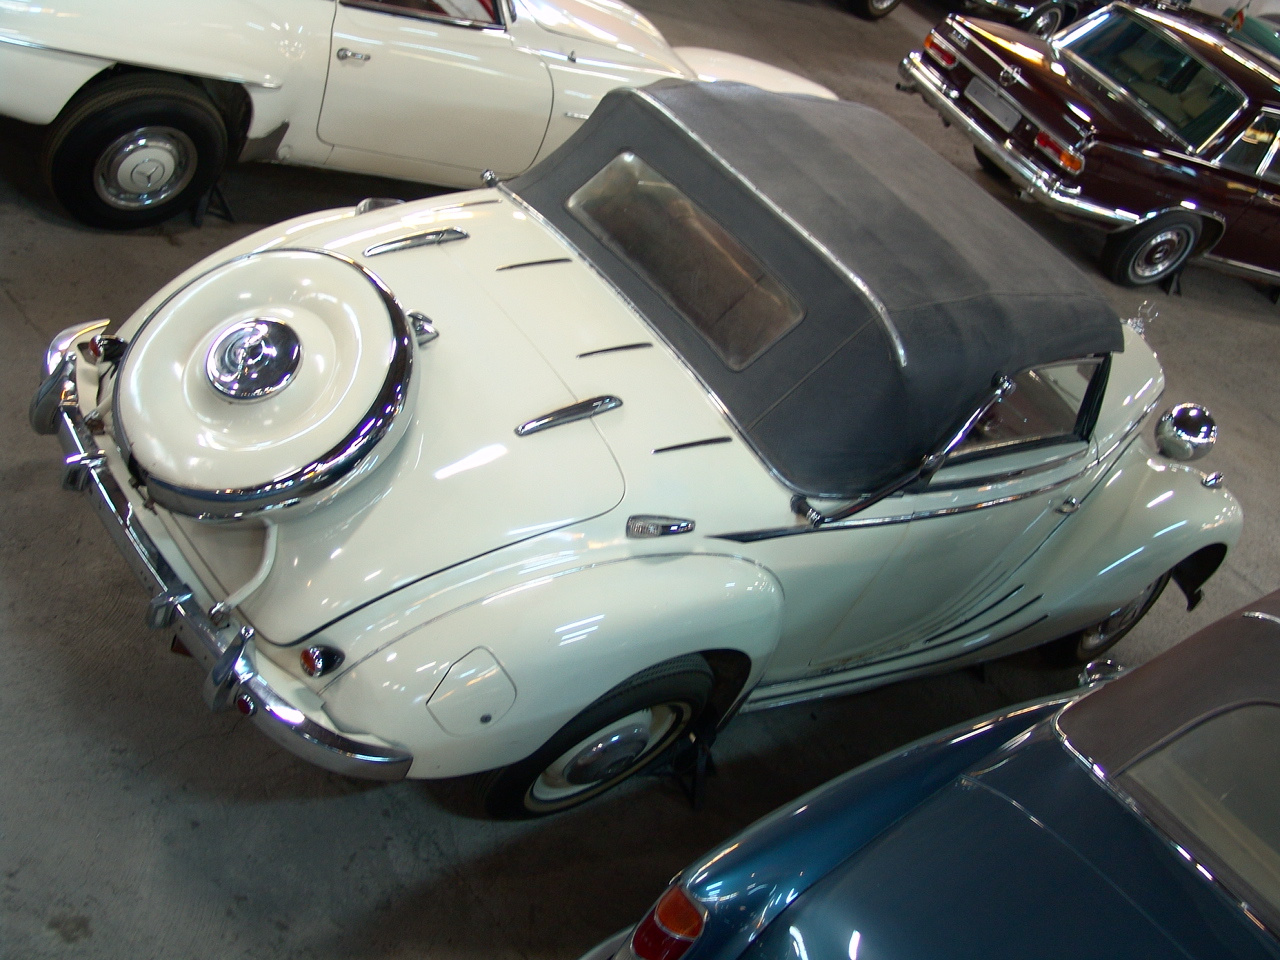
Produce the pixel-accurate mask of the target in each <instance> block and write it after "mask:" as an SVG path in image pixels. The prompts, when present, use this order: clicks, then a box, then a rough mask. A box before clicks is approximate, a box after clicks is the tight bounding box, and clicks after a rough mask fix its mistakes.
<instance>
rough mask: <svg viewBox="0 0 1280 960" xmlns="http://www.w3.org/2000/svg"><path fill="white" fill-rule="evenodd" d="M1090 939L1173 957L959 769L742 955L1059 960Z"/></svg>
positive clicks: (1071, 854) (1035, 826)
mask: <svg viewBox="0 0 1280 960" xmlns="http://www.w3.org/2000/svg"><path fill="white" fill-rule="evenodd" d="M1100 942H1105V943H1109V944H1117V945H1119V944H1123V945H1124V946H1123V949H1122V950H1121V952H1123V953H1124V955H1125V956H1132V957H1153V958H1154V957H1168V956H1174V955H1181V954H1180V951H1179V948H1178V945H1177V944H1175V943H1174V942H1173V941H1172V940H1171V939H1170V938H1169V937H1168V936H1167V935H1166V933H1165V932H1164V931H1163V930H1162V929H1161V927H1160V926H1158V925H1157V924H1156V923H1154V922H1153V921H1152V920H1151V919H1150V918H1149V917H1148V916H1147V915H1146V914H1145V913H1144V911H1142V910H1140V909H1139V908H1138V907H1137V906H1135V904H1134V903H1133V902H1132V901H1131V900H1129V899H1128V897H1126V896H1125V895H1124V894H1123V893H1121V892H1120V891H1119V890H1118V889H1117V888H1116V887H1115V886H1114V885H1113V884H1112V883H1111V882H1110V881H1109V880H1108V878H1107V877H1105V876H1104V875H1103V874H1101V873H1100V872H1098V870H1096V869H1095V868H1094V867H1093V866H1092V865H1091V864H1090V863H1089V862H1087V861H1086V860H1084V859H1082V858H1081V856H1080V855H1078V854H1077V853H1076V852H1075V851H1074V850H1073V849H1072V848H1071V847H1069V846H1068V845H1067V844H1065V843H1064V842H1063V841H1062V840H1060V839H1059V838H1058V837H1057V836H1056V835H1055V834H1054V833H1053V832H1052V831H1051V830H1049V829H1047V828H1046V827H1045V826H1044V824H1043V823H1041V822H1040V821H1038V820H1037V819H1036V818H1035V817H1034V816H1033V815H1031V814H1029V813H1028V811H1026V810H1025V809H1023V808H1022V807H1020V806H1019V805H1018V804H1016V803H1014V802H1013V801H1012V800H1010V799H1009V798H1008V797H1006V796H1004V795H1002V794H1001V793H999V792H997V791H995V790H993V789H991V788H989V787H988V786H985V785H983V784H981V783H979V782H978V781H976V780H973V779H970V778H967V777H964V778H960V779H959V780H957V781H955V782H954V783H953V784H952V785H951V786H949V787H948V788H946V789H945V790H943V791H942V792H941V793H940V794H938V795H936V796H935V797H934V798H933V799H931V800H930V801H929V802H927V803H925V804H924V805H923V806H921V807H919V808H918V809H917V810H916V811H915V812H913V813H912V814H910V815H909V816H908V817H906V818H905V819H903V820H902V821H900V822H899V823H898V824H896V825H895V826H894V827H892V828H890V829H889V830H888V831H887V832H886V833H884V834H882V835H881V836H880V837H879V838H878V839H877V840H876V841H875V842H873V843H872V844H870V845H869V846H868V847H866V848H865V849H864V850H862V852H860V853H859V854H857V855H856V856H854V857H853V858H852V859H850V860H849V861H847V862H846V863H845V864H844V865H843V866H841V867H840V868H838V869H836V870H835V871H833V872H832V873H831V874H829V875H828V876H827V877H825V878H824V879H822V880H821V881H819V882H818V883H816V884H815V885H814V886H813V887H812V888H810V889H809V890H808V891H807V892H806V893H804V894H803V895H802V896H801V897H800V898H799V899H798V900H797V901H796V902H795V903H794V904H792V906H790V907H789V908H788V909H787V910H786V911H784V912H783V913H782V914H780V915H779V917H778V918H777V919H776V920H775V921H774V922H773V923H772V924H770V926H769V928H768V931H767V933H766V935H765V936H764V937H762V938H761V941H760V942H759V943H758V944H757V946H756V947H755V948H754V949H753V951H752V952H750V953H749V954H748V955H749V956H752V957H777V956H799V957H804V956H809V957H837V956H838V957H856V958H857V960H902V958H909V957H955V956H983V957H988V958H992V960H996V958H1006V957H1007V958H1010V960H1012V958H1025V957H1030V956H1035V957H1043V958H1058V957H1060V958H1064V960H1065V958H1078V957H1082V956H1092V955H1094V954H1095V953H1096V951H1097V949H1098V944H1099V943H1100ZM788 947H790V949H788Z"/></svg>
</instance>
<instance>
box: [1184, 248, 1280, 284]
mask: <svg viewBox="0 0 1280 960" xmlns="http://www.w3.org/2000/svg"><path fill="white" fill-rule="evenodd" d="M1200 261H1201V262H1202V263H1204V264H1205V265H1207V266H1211V267H1213V268H1214V269H1217V270H1221V271H1222V272H1223V273H1230V274H1234V275H1235V276H1239V277H1245V278H1247V279H1250V280H1263V281H1270V282H1271V283H1275V282H1277V281H1280V270H1268V269H1267V268H1266V267H1255V266H1253V265H1252V264H1249V263H1241V262H1240V261H1239V260H1232V259H1230V258H1228V257H1219V256H1217V255H1215V254H1211V253H1206V254H1202V255H1201V257H1200Z"/></svg>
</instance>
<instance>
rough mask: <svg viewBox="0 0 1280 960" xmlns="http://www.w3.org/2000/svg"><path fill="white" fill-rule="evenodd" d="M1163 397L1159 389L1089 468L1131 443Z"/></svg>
mask: <svg viewBox="0 0 1280 960" xmlns="http://www.w3.org/2000/svg"><path fill="white" fill-rule="evenodd" d="M1163 397H1164V388H1161V390H1160V392H1159V393H1157V394H1156V395H1155V398H1154V399H1153V400H1152V401H1151V402H1150V403H1149V404H1147V406H1146V407H1145V408H1144V409H1143V411H1142V413H1140V414H1138V416H1136V417H1135V418H1134V419H1133V421H1132V422H1131V423H1130V424H1129V426H1127V427H1125V429H1124V432H1123V433H1122V434H1120V436H1119V437H1118V438H1116V442H1115V443H1113V444H1112V445H1111V446H1110V447H1108V448H1107V450H1106V452H1105V453H1099V454H1098V457H1097V459H1096V460H1094V461H1093V462H1092V463H1090V464H1089V466H1090V467H1096V466H1097V465H1098V464H1100V463H1102V462H1103V461H1104V460H1107V459H1109V458H1110V457H1111V455H1112V454H1113V453H1115V452H1116V451H1117V450H1119V449H1120V448H1121V447H1123V446H1125V445H1126V444H1128V443H1129V442H1130V441H1132V440H1133V435H1134V433H1135V432H1137V431H1138V430H1140V429H1142V425H1143V424H1144V423H1146V421H1147V417H1149V416H1151V411H1153V410H1155V408H1156V407H1158V406H1160V401H1161V399H1162V398H1163Z"/></svg>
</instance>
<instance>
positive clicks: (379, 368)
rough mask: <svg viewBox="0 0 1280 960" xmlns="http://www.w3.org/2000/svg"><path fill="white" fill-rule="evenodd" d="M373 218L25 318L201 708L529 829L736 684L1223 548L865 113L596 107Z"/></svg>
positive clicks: (1144, 442) (1023, 271)
mask: <svg viewBox="0 0 1280 960" xmlns="http://www.w3.org/2000/svg"><path fill="white" fill-rule="evenodd" d="M375 206H377V205H376V204H362V205H361V206H358V207H355V208H347V209H340V210H331V211H327V212H324V213H318V214H314V215H312V216H309V217H304V218H300V219H296V220H293V221H290V222H286V223H283V224H280V225H279V226H277V227H272V228H269V229H267V230H264V231H262V232H259V233H257V234H255V235H253V236H250V237H247V238H245V239H244V240H242V241H240V242H238V243H236V244H234V245H233V246H231V247H229V248H227V249H226V250H224V251H223V252H221V253H219V254H217V255H215V256H213V257H211V258H209V259H207V260H205V261H204V262H202V263H199V264H197V265H196V266H194V267H192V268H191V269H190V270H189V271H187V272H186V273H184V274H182V275H181V276H179V277H177V278H176V279H175V280H173V281H172V282H171V283H170V284H169V285H168V286H166V287H165V288H163V289H162V290H161V291H160V292H159V293H157V294H156V295H155V296H154V297H152V298H151V299H150V300H149V301H148V302H147V303H145V304H144V305H143V306H142V307H141V308H140V309H139V311H138V312H137V314H135V315H134V316H133V317H132V318H131V319H129V320H128V321H127V322H125V323H124V324H123V325H121V326H120V328H119V330H118V331H116V332H115V333H114V334H106V333H105V332H104V328H105V327H106V325H107V321H100V322H98V323H94V324H86V325H82V326H80V327H74V328H71V329H69V330H68V331H66V332H65V333H64V334H63V335H61V336H59V337H58V338H57V339H56V340H55V341H54V343H53V344H52V345H51V346H50V348H49V352H48V358H47V373H48V377H47V379H46V380H45V381H44V383H43V385H42V386H41V388H40V390H39V391H38V392H37V394H36V395H35V397H34V398H33V401H32V406H31V420H32V424H33V426H34V427H35V428H36V429H37V430H39V431H42V432H47V433H57V434H59V436H60V438H61V442H62V445H63V449H64V451H65V453H66V459H65V467H64V480H65V485H66V486H68V487H69V488H73V489H82V490H87V491H89V493H90V494H91V496H90V499H91V501H92V502H93V504H94V505H95V506H96V508H97V510H98V512H99V513H100V514H101V516H102V518H103V519H104V521H105V522H106V525H107V527H108V529H109V530H110V531H111V532H112V533H113V535H114V537H115V539H116V541H117V543H118V545H119V546H120V548H121V549H122V550H123V552H124V554H125V555H126V557H128V558H129V559H130V561H131V562H132V563H133V565H134V566H135V569H136V570H137V572H138V573H139V575H140V576H141V578H142V579H143V581H144V582H145V583H146V584H147V586H148V588H149V589H150V591H151V593H152V595H153V599H152V600H151V604H150V608H149V611H150V613H149V622H150V623H151V625H152V626H154V627H157V628H163V629H165V630H166V631H169V632H173V631H175V630H176V633H177V637H178V638H179V643H180V644H181V646H182V647H184V648H185V649H186V650H187V651H189V652H190V653H192V654H193V655H195V656H196V657H197V658H198V659H199V660H200V661H201V662H202V663H203V665H204V667H205V670H206V672H207V680H206V683H205V692H206V697H207V699H208V701H209V703H210V704H211V705H212V706H215V707H217V706H222V705H227V704H234V705H235V706H236V707H238V708H239V709H240V710H241V711H242V712H243V713H245V714H246V715H248V716H250V717H252V718H253V720H254V721H255V722H256V724H257V725H258V726H259V727H260V728H261V729H262V730H264V731H265V732H266V733H267V734H268V735H270V736H272V737H273V738H274V739H276V740H277V741H279V742H280V743H282V744H284V745H285V746H286V747H288V748H289V749H291V750H293V751H295V752H296V753H298V754H299V755H301V756H303V757H306V758H308V759H310V760H313V761H314V762H316V763H318V764H320V765H321V766H324V767H326V768H328V769H331V770H337V771H342V772H345V773H349V774H353V775H357V776H365V777H373V778H384V779H396V778H401V777H405V776H409V777H422V778H438V777H453V776H457V775H463V774H471V773H478V772H482V771H487V773H485V774H484V775H483V776H482V777H480V778H479V780H478V783H479V789H480V793H481V796H482V798H483V801H484V804H485V806H486V808H487V809H488V811H489V812H490V813H492V814H494V815H502V816H512V815H514V816H528V815H536V814H542V813H548V812H552V811H556V810H560V809H563V808H566V807H569V806H572V805H574V804H576V803H579V802H581V801H583V800H586V799H587V798H589V797H592V796H594V795H596V794H598V793H600V792H601V791H603V790H605V789H607V788H608V787H610V786H612V785H613V784H615V783H617V782H619V781H620V780H622V779H623V778H625V777H626V776H628V775H629V774H631V773H633V772H635V771H636V770H638V769H640V768H641V767H643V766H645V765H646V764H648V763H649V762H651V761H652V760H653V759H654V758H655V757H656V756H657V755H658V754H660V753H661V752H662V751H663V750H664V749H665V748H666V747H668V746H669V745H671V744H672V743H673V741H675V740H677V738H685V737H687V736H692V737H695V738H697V741H698V742H700V743H702V744H706V743H708V742H709V741H710V740H711V739H712V738H713V737H714V734H715V732H716V730H718V729H719V728H720V727H722V726H723V724H724V723H726V722H727V721H728V720H729V718H730V717H732V716H733V715H734V714H735V712H737V711H738V710H740V709H741V710H754V709H759V708H763V707H769V706H774V705H779V704H788V703H794V702H797V701H801V700H807V699H812V698H818V697H826V696H831V695H835V694H841V693H847V692H851V691H856V690H862V689H865V688H868V687H873V686H876V685H878V684H884V683H888V682H890V681H893V680H898V679H902V678H906V677H911V676H916V675H920V674H924V673H928V672H933V671H939V670H947V669H951V668H954V667H957V666H960V665H962V664H971V663H975V662H977V661H981V660H984V659H987V658H991V657H996V656H1000V655H1002V654H1006V653H1010V652H1013V651H1016V650H1020V649H1023V648H1027V647H1031V646H1034V645H1040V644H1046V643H1051V642H1052V643H1053V644H1055V645H1056V647H1055V649H1056V650H1057V651H1058V652H1059V654H1061V655H1065V656H1066V658H1068V659H1074V658H1076V657H1080V658H1085V659H1087V658H1091V657H1093V656H1095V655H1096V654H1097V653H1099V652H1101V651H1102V650H1104V649H1105V648H1106V647H1107V646H1108V645H1109V644H1110V643H1112V642H1114V641H1115V640H1116V639H1118V637H1119V636H1121V635H1122V634H1123V633H1124V631H1125V630H1127V629H1128V628H1129V627H1130V626H1132V624H1133V623H1134V622H1135V621H1136V620H1137V619H1138V618H1139V617H1140V616H1141V615H1142V614H1143V613H1145V612H1146V610H1147V609H1148V608H1149V607H1150V606H1151V604H1152V603H1153V602H1154V601H1155V599H1156V597H1157V596H1158V595H1159V593H1160V591H1161V589H1162V588H1163V587H1164V585H1165V583H1166V582H1167V581H1168V580H1169V579H1170V578H1172V579H1173V580H1175V581H1176V582H1177V583H1178V585H1179V586H1180V587H1181V588H1182V589H1183V590H1184V591H1185V593H1186V594H1187V597H1188V600H1189V602H1194V601H1195V600H1196V599H1197V598H1198V597H1199V593H1200V588H1201V586H1202V584H1203V583H1204V581H1205V580H1206V579H1207V578H1208V577H1209V576H1210V575H1211V574H1212V573H1213V572H1214V570H1215V569H1216V568H1217V567H1218V565H1219V564H1220V563H1221V561H1222V559H1223V557H1224V556H1225V554H1226V552H1227V549H1228V547H1229V546H1230V545H1232V544H1233V543H1234V541H1235V539H1236V537H1237V535H1238V533H1239V529H1240V524H1241V513H1240V509H1239V507H1238V505H1237V504H1236V501H1235V500H1234V499H1233V498H1232V496H1231V495H1230V494H1229V493H1228V492H1227V490H1226V489H1225V488H1224V487H1223V486H1222V485H1221V476H1220V475H1217V474H1210V475H1205V474H1203V473H1201V472H1200V471H1199V470H1197V469H1194V468H1192V467H1191V466H1188V465H1186V464H1182V463H1178V462H1175V461H1177V460H1182V459H1193V458H1195V457H1196V456H1198V455H1199V454H1201V453H1203V452H1205V451H1207V450H1208V449H1209V447H1210V446H1211V444H1212V443H1213V439H1214V436H1215V428H1214V426H1213V423H1212V420H1211V418H1209V417H1208V415H1207V413H1206V412H1205V411H1204V410H1203V409H1201V408H1198V407H1195V406H1192V405H1186V404H1184V405H1180V406H1178V407H1176V408H1174V409H1173V410H1171V411H1170V412H1169V413H1168V414H1167V415H1165V416H1163V417H1161V418H1159V426H1158V428H1157V431H1156V434H1157V437H1158V444H1159V447H1160V451H1161V452H1157V451H1156V450H1155V449H1153V448H1152V443H1151V439H1150V438H1149V437H1148V436H1147V430H1146V429H1145V427H1146V426H1149V425H1150V420H1151V414H1152V412H1153V410H1154V409H1155V407H1156V405H1157V403H1158V402H1159V400H1160V396H1161V393H1162V391H1163V387H1164V377H1163V375H1162V373H1161V370H1160V366H1159V364H1158V362H1157V360H1156V357H1155V355H1154V354H1153V353H1152V352H1151V350H1150V349H1149V348H1148V347H1147V345H1146V343H1145V342H1144V341H1143V339H1142V337H1141V336H1140V335H1139V333H1138V332H1136V331H1135V329H1133V327H1132V325H1126V324H1124V323H1122V322H1121V321H1120V320H1119V319H1118V318H1117V316H1116V315H1115V313H1114V312H1113V311H1112V309H1111V308H1110V307H1109V306H1108V304H1107V302H1106V301H1105V300H1104V299H1103V298H1102V297H1101V296H1100V295H1099V293H1098V291H1097V290H1096V289H1095V288H1094V287H1093V285H1092V284H1091V283H1090V281H1089V280H1088V279H1087V278H1086V277H1085V276H1084V275H1083V274H1081V273H1080V272H1079V271H1078V270H1076V269H1075V268H1074V267H1073V266H1072V265H1071V264H1070V263H1068V262H1067V261H1066V260H1065V259H1064V258H1063V257H1062V256H1061V255H1060V254H1058V253H1057V252H1056V251H1055V250H1053V248H1052V247H1050V246H1049V245H1048V244H1047V243H1046V242H1045V241H1044V240H1042V239H1041V238H1040V237H1038V236H1037V235H1036V234H1035V233H1033V232H1032V231H1031V230H1030V229H1029V228H1028V227H1026V226H1025V225H1024V224H1023V223H1022V222H1021V221H1019V220H1018V219H1017V218H1016V217H1015V216H1014V215H1013V214H1012V213H1010V212H1008V211H1007V210H1005V209H1004V208H1003V207H1001V206H999V205H998V204H997V203H995V202H994V201H993V200H992V199H991V198H990V197H988V196H987V195H986V194H984V193H983V192H982V190H981V189H979V188H978V187H977V186H976V185H975V184H973V183H972V182H970V181H969V180H968V179H967V178H965V177H964V176H963V175H961V174H960V173H959V172H957V171H956V170H955V169H953V168H952V167H951V166H950V165H949V164H947V163H946V162H945V161H944V160H942V159H941V158H939V157H938V156H936V155H935V154H934V153H932V152H931V151H930V150H929V149H928V148H927V147H926V146H925V145H924V144H922V143H920V142H919V141H918V140H916V139H915V138H913V137H912V136H911V135H910V134H908V133H906V132H905V131H904V130H902V129H901V128H900V127H898V126H897V125H896V124H894V123H893V121H891V120H889V119H888V118H886V117H885V116H883V115H882V114H879V113H877V112H875V111H874V110H871V109H870V108H867V107H863V106H859V105H855V104H849V103H839V102H832V101H827V100H821V99H817V98H812V97H798V96H785V95H778V94H770V93H765V92H762V91H760V90H757V89H755V88H752V87H747V86H744V85H740V84H731V83H715V84H700V83H689V82H683V81H663V82H660V83H658V84H654V85H652V86H649V87H646V88H644V89H641V90H617V91H614V92H612V93H610V94H608V95H607V96H606V97H605V99H604V100H603V102H602V103H601V105H600V106H599V107H598V108H597V109H596V111H595V113H594V114H593V115H592V117H591V119H590V120H589V121H588V122H587V123H586V124H585V125H584V127H583V129H582V130H580V131H579V132H578V133H577V134H576V135H575V136H574V137H573V138H572V139H571V140H570V141H569V142H568V143H567V144H566V145H565V146H564V147H563V148H561V150H560V151H558V152H557V153H556V154H555V155H553V156H552V157H550V158H548V159H547V160H546V161H544V162H543V163H541V164H539V165H538V166H536V167H535V168H533V169H532V170H531V171H529V172H528V173H527V174H525V175H524V176H522V177H519V178H517V179H515V180H513V181H511V182H510V183H506V184H502V185H499V186H497V187H494V188H490V189H483V190H476V191H470V192H465V193H459V194H453V195H449V196H442V197H437V198H431V199H428V200H420V201H415V202H412V203H407V204H401V205H394V206H390V207H378V208H377V209H369V208H370V207H375Z"/></svg>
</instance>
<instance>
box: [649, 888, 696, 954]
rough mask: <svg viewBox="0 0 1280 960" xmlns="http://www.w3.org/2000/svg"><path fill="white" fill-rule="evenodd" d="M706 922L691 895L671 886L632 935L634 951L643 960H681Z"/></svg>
mask: <svg viewBox="0 0 1280 960" xmlns="http://www.w3.org/2000/svg"><path fill="white" fill-rule="evenodd" d="M703 923H704V919H703V915H702V910H701V909H699V908H698V905H697V904H695V903H694V902H693V901H692V900H691V899H689V895H688V894H687V893H685V892H684V890H683V889H682V888H681V887H679V886H674V887H670V888H668V889H667V892H666V893H664V894H663V895H662V896H661V897H660V898H659V900H658V902H657V903H656V904H654V906H653V909H652V910H650V911H649V912H648V913H647V914H646V915H645V918H644V919H643V920H641V921H640V925H639V926H637V927H636V932H635V933H633V934H632V935H631V952H632V953H634V954H635V955H636V956H637V957H639V958H640V960H679V958H680V957H681V956H683V955H684V952H685V951H686V950H688V949H689V948H690V947H691V946H693V942H694V941H695V940H697V939H698V935H699V934H701V933H702V927H703Z"/></svg>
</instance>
